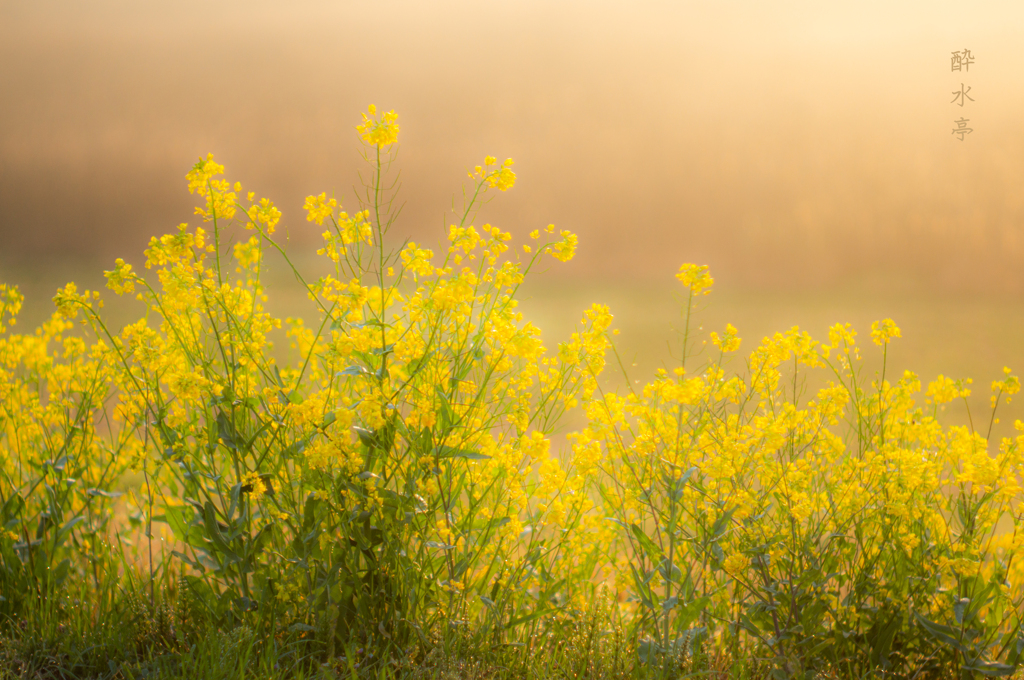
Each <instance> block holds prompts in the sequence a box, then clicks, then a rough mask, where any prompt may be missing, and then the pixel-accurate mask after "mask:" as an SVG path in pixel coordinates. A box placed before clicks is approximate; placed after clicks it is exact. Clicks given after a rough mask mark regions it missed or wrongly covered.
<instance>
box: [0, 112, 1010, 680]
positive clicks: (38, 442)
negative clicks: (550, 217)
mask: <svg viewBox="0 0 1024 680" xmlns="http://www.w3.org/2000/svg"><path fill="white" fill-rule="evenodd" d="M356 131H357V133H358V135H359V139H360V141H361V143H362V148H363V151H364V157H365V160H366V162H367V167H368V171H367V174H366V176H365V184H364V187H363V188H364V194H363V195H362V196H361V197H360V200H359V201H358V203H357V205H354V206H348V207H347V208H346V207H344V206H342V205H341V204H340V203H339V201H338V200H337V199H336V198H334V197H329V196H328V195H327V194H326V193H320V194H318V195H310V196H309V197H308V199H307V200H306V205H305V208H306V220H307V221H308V222H310V223H313V224H314V225H316V227H317V228H318V229H323V244H322V247H321V248H320V249H319V250H318V251H317V254H318V255H319V256H320V257H321V258H322V259H323V261H324V263H326V266H327V267H328V268H329V270H330V273H329V274H326V275H324V276H320V277H317V278H316V279H313V278H310V277H308V276H307V275H306V274H304V273H303V272H302V271H300V269H299V268H298V267H296V266H293V265H292V260H291V259H290V256H289V254H288V252H287V251H286V249H285V247H284V245H283V241H282V240H280V238H279V235H278V233H277V228H278V225H279V222H280V220H281V219H282V215H281V212H280V211H279V210H278V209H277V208H276V207H275V206H274V204H273V202H272V201H270V200H269V199H268V198H262V197H261V198H257V197H256V196H255V195H254V194H253V193H251V192H247V191H246V190H245V189H244V187H242V185H241V184H240V183H237V182H232V181H230V180H228V179H226V178H225V177H224V172H225V171H224V168H223V167H222V166H221V165H219V164H218V163H216V162H215V161H214V159H213V157H212V156H208V157H207V158H206V159H201V160H199V162H197V163H196V164H195V166H194V167H193V168H192V169H191V170H190V171H189V172H188V174H187V181H188V190H189V191H190V192H191V193H193V194H194V195H196V196H197V198H198V202H199V204H200V205H199V207H197V208H196V218H197V220H198V222H199V224H197V225H195V226H190V225H188V224H181V225H180V226H179V227H178V228H177V229H176V230H174V231H172V232H171V233H169V234H167V235H165V236H162V237H160V238H154V239H153V240H152V241H151V243H150V245H149V248H148V249H147V250H146V252H145V257H146V261H145V271H136V270H135V269H134V268H133V267H132V266H131V265H129V264H127V263H125V262H124V261H123V260H117V261H116V262H115V263H114V266H113V268H112V269H111V270H110V271H107V272H106V280H107V288H108V289H109V292H104V293H103V294H102V295H101V294H100V293H99V292H97V291H80V290H79V289H78V288H77V286H76V285H75V284H74V283H69V284H67V286H65V287H64V288H62V289H61V290H59V291H58V292H57V294H56V296H55V297H54V303H55V305H56V311H55V313H54V314H53V316H52V318H51V319H50V320H48V321H46V322H45V323H43V324H42V325H40V327H39V328H38V329H34V330H32V331H29V332H27V333H24V334H20V333H19V332H17V331H18V330H19V329H18V327H17V326H16V320H17V316H18V313H19V309H20V307H21V304H22V296H21V294H20V292H19V290H18V289H17V288H16V287H14V286H11V285H6V284H0V525H2V527H0V559H2V561H0V678H6V677H110V678H114V677H119V678H128V677H339V676H346V677H353V678H355V677H367V678H369V677H371V676H373V677H377V678H384V677H392V676H394V677H399V676H401V677H421V676H429V677H441V676H444V677H450V676H451V674H453V673H454V674H455V675H457V676H459V677H470V676H473V677H475V676H477V675H479V676H481V677H484V676H486V677H505V676H508V677H512V676H516V677H522V676H523V675H524V674H525V675H526V676H530V675H531V674H532V675H533V676H535V677H536V676H540V677H548V676H558V677H564V676H571V677H644V678H647V677H659V678H669V677H671V678H676V677H688V676H713V677H768V676H770V677H775V678H790V677H800V678H813V677H857V678H861V677H876V676H877V677H883V676H884V677H901V678H917V677H973V676H976V675H984V676H1004V675H1011V674H1013V673H1015V672H1016V670H1017V666H1018V663H1019V661H1020V657H1021V653H1022V652H1024V632H1022V631H1021V612H1022V606H1024V564H1022V560H1024V555H1020V554H1019V553H1020V551H1021V548H1022V544H1024V536H1022V535H1021V533H1022V530H1024V516H1022V513H1024V509H1022V508H1021V505H1020V502H1021V498H1022V493H1024V489H1022V487H1021V484H1022V483H1024V482H1022V479H1024V477H1022V475H1024V423H1022V422H1020V421H1016V422H1015V431H1016V432H1018V433H1019V435H1018V436H1016V437H1007V438H1002V439H1001V440H1000V441H995V440H994V438H993V437H992V436H991V435H992V431H993V426H994V425H995V423H996V422H997V414H998V413H1000V412H1001V411H1002V410H1004V409H1006V407H1007V406H1008V405H1009V404H1010V402H1011V399H1012V398H1013V396H1014V395H1015V394H1017V393H1018V392H1019V390H1020V382H1019V380H1018V379H1017V377H1016V376H1014V375H1012V372H1011V371H1010V370H1009V369H1006V370H1005V372H1004V374H1003V375H1001V376H998V378H999V379H998V380H996V381H994V382H992V383H991V409H990V410H989V411H988V412H986V413H982V414H979V413H975V414H971V413H970V411H969V409H968V418H967V422H966V423H961V424H951V423H945V422H943V419H942V417H941V416H942V410H943V408H944V407H945V405H946V404H950V403H953V402H958V401H963V402H964V403H965V404H966V398H967V397H968V396H969V395H970V392H971V390H972V389H973V388H972V385H971V382H970V381H969V380H953V379H950V378H946V377H943V376H941V375H940V376H937V377H936V378H935V379H934V380H931V381H930V382H926V383H922V380H921V379H920V378H919V377H918V376H917V375H915V374H913V373H911V372H909V371H903V370H900V369H898V368H897V367H893V366H889V365H887V364H888V362H887V353H888V348H889V347H890V345H891V344H892V343H893V342H897V341H898V339H899V337H900V334H901V332H900V329H899V328H898V327H897V326H896V324H895V323H894V322H893V321H892V320H890V319H885V320H880V321H878V322H876V323H874V324H873V325H872V326H871V328H870V329H869V331H868V332H867V333H866V336H867V342H865V343H863V346H862V345H861V344H859V343H858V333H857V331H856V330H855V329H854V328H852V327H851V326H849V325H847V324H842V323H840V324H836V325H835V326H833V327H832V328H831V329H830V330H829V331H828V337H827V338H822V339H820V340H815V339H814V338H812V337H811V336H810V335H809V334H808V333H806V332H802V331H801V330H800V329H798V328H792V329H790V330H788V331H785V332H780V333H776V334H775V335H773V336H771V337H765V338H764V339H763V340H761V341H760V342H759V343H749V341H748V344H753V347H747V348H745V350H743V351H746V354H743V353H741V347H743V341H741V339H740V337H739V331H738V330H737V329H736V328H734V327H733V326H731V325H726V326H725V327H724V328H720V329H717V330H715V331H712V332H709V333H705V332H704V331H703V330H702V329H701V328H700V326H699V323H698V321H697V318H696V314H697V312H698V307H699V303H702V302H703V300H704V299H705V296H706V295H708V294H710V293H711V292H712V287H713V284H714V281H713V279H712V276H711V273H710V272H709V270H708V268H707V267H705V266H700V265H695V264H683V265H682V266H681V267H680V268H679V270H678V273H677V275H676V278H677V280H678V286H679V287H680V288H679V290H680V291H681V294H682V301H683V309H682V310H681V312H682V327H681V331H680V333H679V337H678V338H677V339H676V344H675V345H674V349H675V351H676V354H675V361H676V364H675V366H674V367H672V368H665V369H659V370H658V371H657V372H656V373H655V374H654V375H653V376H651V377H650V378H649V379H648V380H646V381H644V383H645V384H639V385H635V387H633V388H632V389H631V388H629V387H625V388H622V389H618V390H614V391H613V390H611V389H609V388H607V386H606V384H605V383H604V382H602V380H601V377H602V376H603V375H605V374H606V373H608V372H611V371H615V370H619V368H620V367H621V361H620V358H619V356H618V354H617V352H616V346H615V343H614V342H613V340H614V335H615V331H614V329H613V328H612V323H613V317H612V313H611V311H610V310H609V309H608V308H607V307H605V306H602V305H593V306H592V307H590V308H589V309H586V310H581V311H580V320H579V324H578V327H577V330H576V332H575V333H573V334H572V335H571V336H570V337H569V338H568V339H567V340H565V341H563V342H559V343H557V345H555V346H550V347H549V346H547V345H546V344H545V340H544V338H543V336H542V333H541V329H539V328H537V327H535V326H534V325H533V324H532V323H530V322H528V321H524V318H523V315H522V313H521V312H520V311H519V310H518V309H517V306H518V303H519V300H518V299H517V296H518V295H519V293H520V287H521V285H522V283H523V281H524V279H525V278H526V277H528V276H529V275H530V274H531V272H532V271H535V270H536V269H537V268H538V267H540V266H547V265H548V264H549V263H550V264H557V263H558V262H565V261H568V260H570V259H571V258H572V257H573V254H574V251H575V249H576V246H577V238H576V236H575V235H574V234H572V233H570V232H569V231H565V230H558V229H557V228H555V226H554V225H548V226H547V227H546V228H536V229H533V228H532V227H531V228H528V230H526V231H525V233H523V234H512V233H510V232H506V231H503V230H502V229H501V228H499V227H496V226H493V225H491V224H488V223H481V221H480V219H479V218H480V213H481V210H482V209H483V208H484V207H485V204H486V202H487V200H489V199H490V198H492V197H494V196H496V194H497V193H498V192H505V191H507V190H509V189H512V188H513V187H514V184H515V181H516V175H515V172H514V171H513V169H512V168H513V167H514V164H513V162H512V160H511V159H508V160H505V161H503V162H499V161H498V160H497V159H496V158H495V157H491V156H488V157H486V158H485V159H484V161H483V163H482V164H480V165H477V166H475V167H473V168H471V169H470V170H469V171H468V177H467V181H466V183H465V185H464V187H463V191H462V193H461V196H462V199H463V201H462V204H461V207H459V208H458V210H457V212H456V215H455V219H454V220H453V221H452V224H451V225H450V227H449V229H448V236H447V241H446V242H444V243H442V244H441V245H440V246H436V245H432V244H423V243H415V242H411V241H408V240H405V239H404V238H403V237H402V235H401V234H400V233H399V229H398V227H399V225H400V221H399V219H398V217H399V215H398V213H399V208H400V203H399V202H398V201H396V194H397V192H396V190H395V186H396V184H395V175H396V169H395V168H394V167H393V165H394V162H395V150H396V148H397V139H398V134H399V125H398V116H397V115H396V114H395V113H394V112H393V111H389V112H386V113H379V114H378V112H377V111H376V109H375V108H374V107H372V106H371V107H369V109H368V111H367V112H366V113H364V114H362V121H361V122H360V123H359V124H358V125H357V126H356ZM346 210H347V211H346ZM271 256H273V257H279V258H283V261H284V262H286V263H288V266H289V267H291V270H292V272H293V273H294V276H295V277H296V279H297V280H298V281H299V282H300V283H301V286H302V289H303V290H304V291H306V293H307V294H308V295H307V297H308V299H307V300H306V303H307V308H306V310H304V312H303V314H302V315H301V316H299V315H296V316H294V317H285V318H277V317H275V316H273V315H271V314H270V313H268V311H267V310H266V309H265V303H266V302H267V295H268V290H267V285H266V262H267V258H269V257H271ZM107 295H118V296H129V297H134V298H137V300H138V301H139V302H140V303H141V305H142V306H141V309H142V310H143V314H142V315H141V317H140V318H138V319H137V320H136V321H134V322H132V323H128V324H126V325H124V326H123V327H121V328H115V327H111V325H110V324H109V322H108V321H107V317H106V316H105V313H104V309H103V302H104V296H107ZM861 351H864V352H865V353H868V352H871V353H874V354H875V355H877V356H879V357H880V358H881V360H880V365H881V367H882V368H881V370H880V371H878V372H876V373H874V374H871V375H866V371H864V370H862V361H861ZM570 419H571V420H572V422H573V423H577V422H578V423H582V426H581V427H579V428H576V429H575V431H573V432H569V433H568V434H567V435H566V436H565V437H564V439H563V438H559V437H556V436H555V435H556V433H560V432H561V430H560V429H559V428H560V427H561V426H562V425H563V424H564V423H565V422H567V420H570ZM562 441H564V446H560V445H556V444H555V443H553V442H558V443H561V442H562ZM126 480H131V481H130V483H128V482H126ZM161 536H164V537H166V539H167V540H166V541H162V540H161ZM164 545H166V547H163V546H164Z"/></svg>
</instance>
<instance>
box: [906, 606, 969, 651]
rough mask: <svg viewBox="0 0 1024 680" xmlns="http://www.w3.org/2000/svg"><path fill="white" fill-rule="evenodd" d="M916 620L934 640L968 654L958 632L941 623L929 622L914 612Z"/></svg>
mask: <svg viewBox="0 0 1024 680" xmlns="http://www.w3.org/2000/svg"><path fill="white" fill-rule="evenodd" d="M914 618H915V619H917V622H918V623H919V624H920V625H921V627H922V628H924V629H925V630H926V631H927V632H928V634H929V635H931V636H932V637H933V638H935V639H936V640H938V641H939V642H943V643H945V644H947V645H949V646H950V647H952V648H953V649H956V650H957V651H959V652H961V653H963V654H967V648H966V647H964V646H963V645H962V644H960V640H959V639H958V636H959V633H957V631H955V630H953V629H952V628H950V627H949V626H945V625H943V624H941V623H936V622H934V621H929V620H928V619H926V618H924V617H923V616H921V615H920V614H918V613H917V612H914Z"/></svg>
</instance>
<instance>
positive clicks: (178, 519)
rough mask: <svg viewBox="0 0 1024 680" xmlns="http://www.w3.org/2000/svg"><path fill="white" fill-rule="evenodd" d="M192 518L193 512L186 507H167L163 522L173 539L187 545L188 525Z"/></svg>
mask: <svg viewBox="0 0 1024 680" xmlns="http://www.w3.org/2000/svg"><path fill="white" fill-rule="evenodd" d="M194 516H195V515H194V511H193V510H192V508H191V507H189V506H188V505H168V506H166V507H165V509H164V521H165V522H167V524H168V526H170V527H171V532H172V533H174V537H175V538H177V539H178V540H179V541H184V542H185V543H188V533H189V525H190V524H191V523H192V518H193V517H194ZM154 519H156V518H155V517H154Z"/></svg>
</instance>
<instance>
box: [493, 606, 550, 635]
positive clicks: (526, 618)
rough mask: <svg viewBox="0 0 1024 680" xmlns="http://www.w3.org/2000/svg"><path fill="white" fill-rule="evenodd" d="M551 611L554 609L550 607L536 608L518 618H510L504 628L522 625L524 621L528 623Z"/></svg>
mask: <svg viewBox="0 0 1024 680" xmlns="http://www.w3.org/2000/svg"><path fill="white" fill-rule="evenodd" d="M553 611H555V610H554V609H551V608H550V607H549V608H547V609H538V610H536V611H534V612H532V613H530V614H527V615H526V616H520V617H518V618H515V619H512V620H511V621H509V622H508V623H506V624H505V626H504V628H505V630H508V629H509V628H515V627H516V626H519V625H522V624H524V623H529V622H530V621H533V620H534V619H538V618H540V617H542V616H544V615H545V614H547V613H549V612H553Z"/></svg>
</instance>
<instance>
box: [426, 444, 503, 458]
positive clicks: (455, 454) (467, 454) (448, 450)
mask: <svg viewBox="0 0 1024 680" xmlns="http://www.w3.org/2000/svg"><path fill="white" fill-rule="evenodd" d="M434 454H435V455H436V456H437V457H438V458H465V459H467V460H489V459H490V456H488V455H487V454H486V453H480V452H479V451H473V450H471V449H457V448H454V447H452V446H438V447H437V448H435V449H434Z"/></svg>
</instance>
